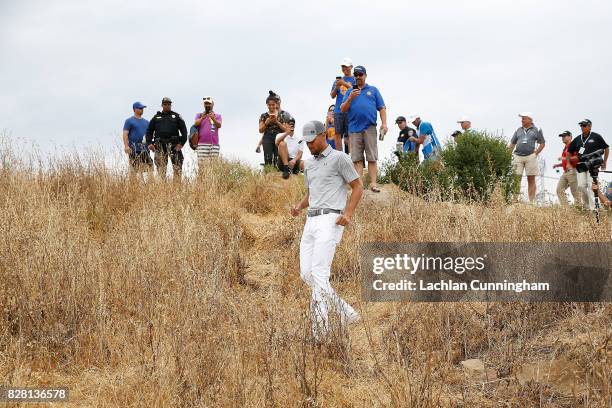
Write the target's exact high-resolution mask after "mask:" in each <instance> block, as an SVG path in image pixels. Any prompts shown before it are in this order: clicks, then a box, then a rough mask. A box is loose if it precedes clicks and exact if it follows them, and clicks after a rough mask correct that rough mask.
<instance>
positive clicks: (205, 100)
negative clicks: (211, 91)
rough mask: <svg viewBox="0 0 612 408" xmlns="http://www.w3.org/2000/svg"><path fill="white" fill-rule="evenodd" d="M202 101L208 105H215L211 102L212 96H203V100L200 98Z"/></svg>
mask: <svg viewBox="0 0 612 408" xmlns="http://www.w3.org/2000/svg"><path fill="white" fill-rule="evenodd" d="M202 100H203V101H204V103H206V102H208V103H215V101H213V98H212V96H205V97H204V98H202Z"/></svg>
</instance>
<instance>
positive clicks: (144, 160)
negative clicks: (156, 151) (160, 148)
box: [129, 150, 153, 170]
mask: <svg viewBox="0 0 612 408" xmlns="http://www.w3.org/2000/svg"><path fill="white" fill-rule="evenodd" d="M129 160H130V166H131V167H132V168H134V169H144V170H147V167H153V160H152V159H151V155H150V154H149V152H148V151H142V152H138V153H136V152H134V150H132V152H131V153H130V156H129Z"/></svg>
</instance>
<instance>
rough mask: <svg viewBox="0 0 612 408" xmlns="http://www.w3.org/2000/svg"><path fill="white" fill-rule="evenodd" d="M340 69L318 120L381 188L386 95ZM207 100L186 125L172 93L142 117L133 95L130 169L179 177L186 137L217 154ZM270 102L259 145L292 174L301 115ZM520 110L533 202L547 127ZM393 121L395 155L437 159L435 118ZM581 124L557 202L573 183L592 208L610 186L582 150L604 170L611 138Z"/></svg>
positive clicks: (216, 124) (205, 152) (298, 161)
mask: <svg viewBox="0 0 612 408" xmlns="http://www.w3.org/2000/svg"><path fill="white" fill-rule="evenodd" d="M340 71H341V75H338V76H336V78H335V80H334V81H333V83H332V86H331V91H330V97H331V98H332V99H335V103H334V104H332V105H330V106H329V107H328V109H327V113H326V116H325V119H324V121H323V122H321V123H322V125H323V127H324V130H325V134H326V142H327V144H328V145H329V146H331V148H332V149H334V150H337V151H340V152H343V153H344V154H347V155H348V156H349V157H350V160H351V162H352V163H353V166H354V168H355V171H356V173H357V174H358V175H359V176H360V177H361V176H362V175H363V171H364V168H365V167H366V166H367V170H368V174H369V177H370V184H369V188H370V190H371V191H373V192H375V193H376V192H379V191H380V189H379V187H378V185H377V174H378V160H379V151H378V150H379V149H378V142H379V141H382V140H384V137H385V135H386V134H387V132H388V127H387V110H386V106H385V102H384V99H383V96H382V94H381V92H380V90H379V89H378V88H377V87H376V86H374V85H371V84H370V83H369V82H368V81H367V79H368V73H367V70H366V68H365V67H364V66H363V65H357V66H355V67H353V62H352V60H351V59H350V58H344V59H343V60H342V61H341V64H340ZM202 105H203V111H202V112H201V113H198V114H196V115H195V118H194V120H193V122H192V124H191V127H190V130H189V132H188V131H187V126H186V123H185V121H184V119H183V118H182V117H181V115H180V114H178V113H177V112H175V111H173V110H172V100H171V99H170V98H167V97H165V98H163V99H162V102H161V110H160V111H157V113H156V114H155V115H154V116H153V117H152V118H151V120H150V121H147V120H146V119H145V118H144V117H143V114H144V109H145V108H146V106H145V105H143V104H142V103H140V102H135V103H134V104H133V105H132V109H133V112H134V114H133V116H131V117H129V118H128V119H126V120H125V123H124V127H123V144H124V150H125V153H126V154H127V156H128V161H129V165H130V166H129V168H130V173H135V172H144V171H151V172H152V171H153V169H154V165H155V166H156V167H157V172H158V174H159V175H160V176H161V177H162V178H165V177H166V169H167V165H168V161H170V162H171V164H172V170H173V174H174V178H176V179H180V177H181V172H182V167H183V161H184V156H183V152H182V149H183V147H184V145H185V144H186V143H189V146H190V148H191V149H193V150H194V151H195V152H196V155H197V159H198V165H200V166H202V165H205V163H206V161H208V160H213V159H215V158H217V157H219V151H220V148H219V146H220V145H219V130H220V129H221V127H222V122H223V120H222V116H221V115H220V114H218V113H217V112H215V111H214V105H215V104H214V100H213V98H212V97H211V96H206V97H204V98H203V100H202ZM266 107H267V109H266V112H264V113H262V114H261V115H260V117H259V128H258V131H259V134H260V136H259V140H258V143H257V146H256V152H258V153H261V152H262V149H263V158H264V163H263V164H264V165H265V166H267V167H268V168H275V169H278V170H279V171H280V172H282V177H283V178H284V179H288V178H289V177H290V176H291V175H292V174H293V175H295V174H298V173H300V172H301V171H303V170H304V162H303V159H302V156H303V152H304V141H303V139H302V138H301V137H298V136H296V135H295V124H296V121H295V119H294V118H293V117H292V115H291V114H290V113H289V112H287V111H285V110H283V109H282V108H281V98H280V96H279V95H278V94H277V93H275V92H273V91H270V92H269V93H268V95H267V97H266ZM518 116H519V117H520V126H519V127H518V129H517V130H516V131H515V132H514V134H513V135H512V137H511V139H510V143H509V145H508V149H509V150H510V152H511V153H512V158H513V160H512V161H513V167H514V173H515V175H516V177H518V178H522V177H523V175H525V176H526V178H527V194H528V197H529V200H530V201H531V202H533V201H534V200H535V197H536V176H537V175H539V173H540V169H539V166H538V156H539V155H540V154H541V153H542V151H543V150H544V148H545V147H546V141H545V138H544V133H543V131H542V129H541V128H539V127H538V126H536V124H535V123H534V115H533V114H532V113H531V112H522V113H520V114H519V115H518ZM379 118H380V126H379V127H378V119H379ZM457 123H458V125H459V127H460V130H457V131H455V132H453V133H452V134H451V135H450V136H451V137H452V138H451V141H450V143H454V142H456V141H457V140H458V138H460V137H462V136H463V135H468V134H470V133H471V132H475V130H474V129H473V128H472V121H471V119H470V118H469V117H467V116H463V117H461V118H459V119H458V120H457ZM395 124H396V125H397V127H398V129H399V135H398V137H397V142H396V154H397V155H398V156H401V157H407V156H411V157H413V159H414V160H416V161H419V157H420V155H421V156H422V157H423V161H429V160H431V161H438V160H440V153H441V151H442V144H441V143H440V139H439V138H438V135H437V134H436V132H435V130H434V126H433V125H432V123H431V122H429V121H427V120H426V118H422V117H421V115H420V114H419V113H412V114H411V115H408V116H407V117H405V116H399V117H397V118H396V120H395ZM578 125H579V126H580V132H579V133H578V134H577V135H576V136H575V137H574V136H573V135H572V132H571V131H569V130H565V131H563V132H561V133H560V134H559V137H560V138H561V144H562V149H561V153H560V156H559V161H558V163H556V164H555V165H554V166H553V168H555V169H559V171H561V172H562V174H561V177H560V179H559V181H558V185H557V191H556V193H557V196H558V198H559V202H560V204H561V205H563V206H565V205H568V200H567V196H566V190H567V189H568V188H569V190H570V192H571V194H572V196H573V199H574V203H575V204H577V205H582V206H584V207H585V208H589V209H594V208H595V202H594V197H595V194H597V195H598V196H599V200H600V201H601V203H602V204H603V205H606V206H610V201H611V200H612V186H608V187H606V188H600V187H599V186H598V185H597V183H595V182H594V181H593V179H592V177H591V174H590V173H589V172H588V171H585V172H578V171H577V170H576V166H577V165H578V163H579V162H580V158H581V156H583V155H588V154H590V153H593V152H596V151H599V150H602V151H603V163H602V164H601V170H604V171H605V170H606V165H607V160H608V155H609V146H608V144H607V143H606V141H605V140H604V138H603V137H602V136H601V135H600V134H598V133H596V132H593V131H592V126H593V123H592V122H591V120H589V119H582V120H580V121H579V123H578ZM151 154H153V159H152V158H151ZM419 154H420V155H419ZM611 184H612V183H611ZM594 193H595V194H594Z"/></svg>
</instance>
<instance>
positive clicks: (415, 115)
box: [408, 113, 421, 123]
mask: <svg viewBox="0 0 612 408" xmlns="http://www.w3.org/2000/svg"><path fill="white" fill-rule="evenodd" d="M420 117H421V115H420V114H418V113H413V114H411V115H409V116H408V122H410V123H412V122H414V121H415V120H416V119H417V118H420Z"/></svg>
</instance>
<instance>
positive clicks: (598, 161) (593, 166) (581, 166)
mask: <svg viewBox="0 0 612 408" xmlns="http://www.w3.org/2000/svg"><path fill="white" fill-rule="evenodd" d="M603 153H604V150H603V149H599V150H596V151H594V152H592V153H589V154H583V155H581V156H580V162H578V164H577V165H576V171H578V173H584V172H587V171H588V172H589V173H591V177H593V175H595V176H594V177H597V173H599V167H601V165H602V164H603V162H604V159H603Z"/></svg>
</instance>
